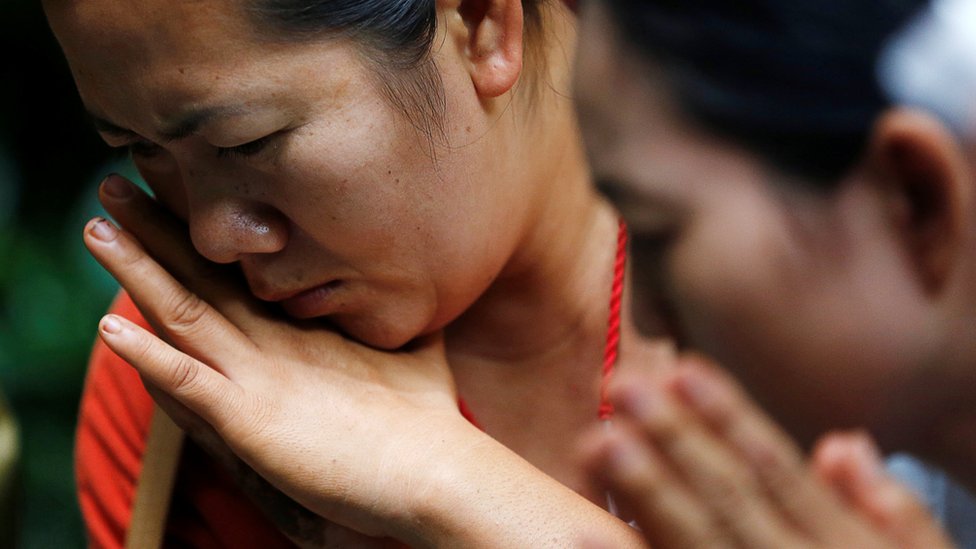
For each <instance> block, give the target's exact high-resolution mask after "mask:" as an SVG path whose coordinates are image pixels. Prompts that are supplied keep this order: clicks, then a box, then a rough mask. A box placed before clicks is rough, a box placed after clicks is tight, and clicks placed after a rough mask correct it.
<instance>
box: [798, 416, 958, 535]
mask: <svg viewBox="0 0 976 549" xmlns="http://www.w3.org/2000/svg"><path fill="white" fill-rule="evenodd" d="M812 463H813V468H814V470H815V471H816V472H817V474H818V475H819V476H820V478H821V479H823V480H824V482H825V483H826V484H827V485H828V486H829V487H830V488H832V489H833V490H834V491H835V493H837V495H838V496H840V498H841V499H842V500H843V501H845V502H846V503H847V504H848V505H849V506H850V507H851V508H852V509H853V510H855V511H857V512H858V513H859V514H860V515H861V516H863V517H865V518H866V519H867V520H868V521H870V522H871V523H872V524H873V525H874V526H875V527H876V528H878V529H879V530H880V531H881V533H882V534H884V535H885V536H886V537H888V538H889V539H891V540H892V541H894V542H895V543H896V544H897V545H898V547H901V548H903V549H928V548H949V547H952V546H953V545H952V543H951V542H950V541H949V538H948V536H947V535H946V533H945V531H943V530H942V528H941V526H940V525H939V524H938V523H937V522H936V520H935V519H934V518H933V517H932V515H931V514H929V512H928V510H927V509H926V508H925V506H924V505H923V504H922V503H921V502H920V501H919V500H918V498H917V497H916V496H915V495H914V494H913V493H912V492H911V490H909V489H908V488H907V487H906V486H904V485H903V484H901V483H900V482H898V481H897V480H896V479H895V478H894V477H892V476H891V475H890V474H888V473H887V472H886V471H885V469H884V463H883V461H882V458H881V455H880V453H879V452H878V449H877V447H876V446H875V445H874V442H873V441H872V440H871V439H870V437H869V436H868V435H866V434H865V433H832V434H828V435H826V436H825V437H824V438H823V439H821V440H820V442H819V443H818V444H817V447H816V449H815V450H814V454H813V458H812Z"/></svg>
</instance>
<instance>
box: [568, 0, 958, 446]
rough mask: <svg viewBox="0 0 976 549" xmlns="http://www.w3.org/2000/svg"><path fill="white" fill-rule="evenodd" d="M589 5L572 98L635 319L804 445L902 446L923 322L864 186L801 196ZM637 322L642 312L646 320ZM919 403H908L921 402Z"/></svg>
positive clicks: (918, 381) (912, 406)
mask: <svg viewBox="0 0 976 549" xmlns="http://www.w3.org/2000/svg"><path fill="white" fill-rule="evenodd" d="M605 10H606V8H603V7H602V6H600V3H598V2H592V3H590V6H589V7H588V8H587V9H586V10H585V13H584V15H583V22H582V24H581V34H580V44H581V47H580V48H579V50H578V51H579V53H578V64H577V70H578V71H579V72H578V75H577V100H578V102H579V103H578V104H579V107H578V109H579V113H580V117H581V124H582V127H583V131H584V135H585V138H586V142H587V149H588V152H589V154H590V160H591V162H592V164H593V169H594V171H595V175H596V177H597V179H598V181H601V182H602V185H603V187H604V188H605V190H606V192H607V194H608V195H609V196H610V197H611V198H612V199H613V200H614V202H616V204H617V206H618V207H619V208H620V209H621V212H622V214H623V215H624V217H625V218H626V219H627V220H628V223H629V224H630V228H631V230H632V232H633V240H632V252H633V262H634V263H633V270H634V279H635V281H636V282H635V284H636V285H637V286H638V287H637V291H636V292H635V293H636V295H638V296H639V299H638V301H639V303H638V304H637V305H636V306H635V310H636V311H637V315H638V316H643V317H652V316H653V315H654V313H655V312H656V309H657V308H659V307H662V308H663V309H664V310H665V311H666V312H670V313H671V314H672V315H673V316H674V318H675V324H677V326H678V331H679V337H680V338H681V339H682V340H683V341H682V343H683V344H685V345H690V346H693V347H695V348H697V349H700V350H702V351H704V352H706V353H708V354H710V355H712V356H714V357H715V358H717V359H718V360H719V361H720V362H721V363H722V364H723V365H725V366H727V367H729V368H730V369H732V370H733V371H734V372H735V373H736V374H737V375H738V376H739V377H740V378H741V379H742V380H743V381H744V382H745V383H746V385H747V386H748V387H749V388H750V389H751V390H752V391H753V393H754V395H755V396H756V397H757V398H758V399H759V400H760V401H761V402H762V403H763V404H764V405H765V406H766V407H767V408H768V409H769V410H770V411H771V412H773V413H774V415H775V416H776V417H777V418H779V419H780V420H781V421H783V422H784V424H785V425H786V426H787V427H788V428H789V429H790V430H791V431H792V432H793V434H794V435H796V436H797V437H799V438H800V439H801V440H803V441H805V442H810V441H811V440H812V439H813V437H815V436H817V435H818V434H820V433H822V432H823V431H824V430H825V429H827V428H832V427H840V426H869V427H871V428H873V429H874V430H875V431H876V432H877V433H878V434H879V436H881V437H882V438H883V439H884V441H885V442H886V443H889V444H898V443H899V442H898V440H899V439H900V438H901V437H911V436H913V433H912V430H913V429H916V428H918V425H917V424H914V423H912V421H910V420H908V419H907V418H912V417H921V416H922V415H924V414H917V413H916V412H917V411H919V410H924V409H925V406H927V402H926V401H925V400H924V397H922V396H919V395H918V394H917V393H922V392H924V387H925V383H926V381H925V380H926V377H925V372H924V371H921V369H919V368H917V367H916V366H917V365H918V364H923V363H925V362H926V357H925V356H924V355H925V354H926V353H927V352H928V351H927V350H930V349H933V348H935V347H938V345H939V342H938V341H936V340H937V338H938V334H937V332H936V331H935V330H931V329H929V328H931V326H932V325H931V324H929V321H930V320H932V319H931V312H930V311H929V308H928V306H927V304H926V302H925V299H924V297H922V296H920V292H919V291H918V284H917V280H916V279H915V277H914V276H913V274H912V272H911V269H910V268H909V266H908V263H907V261H906V259H905V257H904V254H903V253H902V251H901V248H900V247H899V246H898V244H897V240H896V238H897V237H896V235H894V234H892V232H891V231H890V226H891V224H890V223H889V222H888V220H887V217H886V215H887V214H886V212H887V211H889V210H888V209H887V208H886V207H885V204H884V197H883V196H881V195H880V193H878V192H875V191H874V190H873V189H872V188H871V187H870V186H869V185H861V184H856V183H852V184H850V185H846V184H845V185H842V186H841V187H840V189H839V190H837V191H836V192H832V193H828V192H826V191H818V190H811V189H809V188H805V187H804V186H802V185H801V184H800V183H799V182H796V181H791V180H790V178H789V177H787V176H785V175H783V174H782V173H779V172H777V171H775V170H774V169H772V168H771V167H770V166H768V164H766V163H764V162H762V161H760V160H759V159H758V158H757V157H755V156H754V155H752V154H750V153H749V152H747V151H745V150H743V149H740V148H738V147H736V146H735V145H734V144H732V143H729V142H727V141H725V140H723V139H720V138H718V137H716V136H714V135H712V134H709V133H708V132H706V131H704V130H701V129H700V128H699V127H698V126H696V125H695V124H693V123H691V122H689V121H688V120H687V119H686V117H685V116H684V115H683V113H681V112H680V109H679V108H678V107H677V104H676V103H675V101H674V100H673V98H672V97H671V96H670V95H669V93H668V88H667V84H666V80H665V78H664V76H663V74H662V73H660V72H658V71H656V70H655V69H654V68H653V67H650V66H649V65H650V63H649V62H648V61H647V60H646V59H644V58H641V57H639V54H637V53H636V50H629V49H628V48H629V46H622V45H621V44H623V43H624V42H623V41H617V38H616V37H615V35H614V33H613V31H614V25H613V23H612V21H611V19H610V17H609V15H608V13H607V12H606V11H605ZM642 311H643V312H642ZM916 392H917V393H916Z"/></svg>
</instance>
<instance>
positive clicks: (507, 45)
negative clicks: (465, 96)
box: [457, 0, 524, 98]
mask: <svg viewBox="0 0 976 549" xmlns="http://www.w3.org/2000/svg"><path fill="white" fill-rule="evenodd" d="M457 12H458V14H460V16H461V19H462V21H463V22H464V26H465V27H466V28H467V36H466V37H465V43H464V55H465V57H466V58H467V61H468V66H469V72H470V74H471V81H472V83H473V84H474V87H475V90H476V91H477V92H478V95H480V96H482V97H485V98H494V97H499V96H501V95H503V94H505V93H507V92H508V91H510V90H511V89H512V88H513V87H514V86H515V83H516V82H518V79H519V76H520V75H521V73H522V52H523V46H524V45H523V36H522V30H523V25H524V21H523V13H522V1H521V0H461V1H460V3H459V5H458V7H457Z"/></svg>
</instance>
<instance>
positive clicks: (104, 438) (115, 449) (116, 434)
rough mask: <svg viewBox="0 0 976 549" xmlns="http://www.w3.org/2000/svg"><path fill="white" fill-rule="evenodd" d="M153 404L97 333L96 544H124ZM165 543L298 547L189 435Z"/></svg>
mask: <svg viewBox="0 0 976 549" xmlns="http://www.w3.org/2000/svg"><path fill="white" fill-rule="evenodd" d="M626 242H627V235H626V230H625V227H624V225H623V223H622V222H621V224H620V232H619V234H618V241H617V258H616V262H615V264H614V282H613V290H612V292H611V299H610V314H609V329H608V331H607V344H606V349H605V358H604V364H603V379H604V383H603V389H602V390H601V405H600V410H599V416H600V418H601V419H606V418H608V417H609V416H610V414H611V413H612V411H613V409H612V407H610V405H609V403H608V402H607V400H606V398H605V388H606V384H607V382H608V381H609V378H610V375H611V374H612V371H613V366H614V364H615V362H616V359H617V345H618V341H619V328H620V306H621V295H622V291H623V275H624V263H625V256H626ZM111 312H113V313H115V314H117V315H120V316H123V317H125V318H127V319H129V320H132V321H133V322H135V323H137V324H139V325H140V326H142V327H144V328H146V329H149V326H148V324H147V323H146V321H145V320H144V319H143V318H142V315H141V314H140V313H139V311H138V310H137V309H136V307H135V305H134V304H133V303H132V301H131V300H130V299H129V297H128V296H127V295H126V294H121V295H120V296H119V297H118V299H116V301H115V303H114V304H113V305H112V308H111ZM459 404H460V408H461V412H462V414H464V416H465V417H466V418H468V419H469V420H470V421H471V422H472V423H474V424H475V425H477V423H476V422H475V420H474V417H473V415H472V413H471V411H470V410H468V408H467V406H466V405H465V404H464V402H463V401H462V402H460V403H459ZM152 411H153V401H152V398H151V397H150V396H149V393H147V392H146V390H145V388H144V387H143V385H142V380H141V379H140V377H139V375H138V374H137V373H136V371H135V370H134V369H133V368H132V367H131V366H129V365H128V364H127V363H126V362H125V361H123V360H122V359H121V358H119V357H118V356H117V355H116V354H115V353H113V352H112V351H111V350H109V348H108V347H106V346H105V344H104V343H102V341H101V340H100V339H99V340H98V341H97V342H96V344H95V349H94V351H93V352H92V356H91V362H90V364H89V368H88V377H87V379H86V381H85V389H84V394H83V395H82V400H81V410H80V412H79V422H78V432H77V439H76V448H75V474H76V476H77V482H78V497H79V500H80V503H81V511H82V515H83V517H84V521H85V526H86V528H87V531H88V537H89V542H90V545H91V547H94V548H105V549H121V548H122V547H124V546H125V535H126V532H127V531H128V526H129V520H130V518H131V515H132V505H133V501H134V500H135V491H136V483H137V481H138V478H139V473H140V471H141V470H142V455H143V452H144V451H145V447H146V440H147V438H148V435H149V424H150V421H151V419H152ZM165 546H166V547H172V546H183V547H194V548H200V549H209V548H214V549H217V548H225V547H234V548H236V547H261V548H269V549H273V548H275V547H294V546H293V545H292V544H291V542H290V541H289V540H288V539H287V538H286V537H285V536H284V535H283V534H281V533H279V532H278V530H277V529H276V528H275V527H274V526H273V525H272V524H271V522H270V521H269V520H268V519H266V518H265V517H264V515H263V514H262V513H261V512H260V511H259V510H258V509H257V508H256V507H255V506H254V505H253V504H251V503H250V500H248V498H247V496H245V495H244V494H243V492H241V491H240V490H239V489H238V488H237V486H236V485H235V484H234V481H233V480H231V478H230V477H229V476H228V475H226V474H225V473H224V472H223V470H222V469H221V468H220V467H218V466H217V464H216V463H214V462H213V461H212V460H210V458H209V457H207V455H206V454H204V452H203V451H202V450H200V448H199V447H197V446H196V445H194V444H193V443H192V442H191V441H187V443H186V444H185V445H184V450H183V455H182V457H181V461H180V466H179V472H178V474H177V478H176V485H175V487H174V489H173V499H172V504H171V505H170V516H169V519H168V521H167V526H166V542H165Z"/></svg>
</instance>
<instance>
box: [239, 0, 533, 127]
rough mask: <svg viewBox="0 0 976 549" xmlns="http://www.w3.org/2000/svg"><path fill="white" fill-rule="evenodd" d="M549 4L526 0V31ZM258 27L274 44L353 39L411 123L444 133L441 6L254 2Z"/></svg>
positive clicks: (401, 0) (431, 1) (251, 8)
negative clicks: (438, 53)
mask: <svg viewBox="0 0 976 549" xmlns="http://www.w3.org/2000/svg"><path fill="white" fill-rule="evenodd" d="M543 1H544V0H523V2H522V3H523V9H524V11H525V18H526V22H527V24H526V29H527V31H529V30H533V29H534V28H535V27H537V25H538V21H539V6H540V5H541V3H542V2H543ZM248 2H249V5H248V12H249V13H250V15H251V18H252V20H253V22H254V25H255V27H256V28H257V29H258V30H259V31H260V32H262V33H263V34H265V35H266V36H267V37H269V38H271V39H274V40H287V41H306V40H308V41H310V40H318V39H321V38H322V37H323V36H329V37H346V38H350V39H352V40H353V41H355V42H356V43H357V44H359V45H360V46H361V47H362V48H363V52H364V53H365V54H366V58H367V59H368V60H369V61H370V62H371V63H372V65H373V67H374V68H375V69H376V70H377V73H378V74H379V76H380V78H379V84H380V85H381V87H382V89H383V90H384V92H385V93H386V95H387V96H388V98H389V99H390V100H391V101H392V103H393V104H394V106H396V107H397V108H398V109H399V110H400V111H401V112H402V113H403V114H404V115H405V116H406V117H407V118H408V120H409V121H410V122H411V123H412V124H413V125H414V126H415V127H416V128H417V129H418V130H420V131H421V132H422V133H423V134H426V135H427V136H429V137H432V136H434V135H436V134H437V133H439V132H440V131H441V124H440V123H441V121H442V116H443V112H444V108H445V105H444V90H443V85H442V82H441V80H440V73H439V72H438V71H437V68H436V66H435V65H434V61H433V59H432V57H431V55H430V53H431V48H432V45H433V41H434V36H435V34H436V31H437V6H436V0H248Z"/></svg>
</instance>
